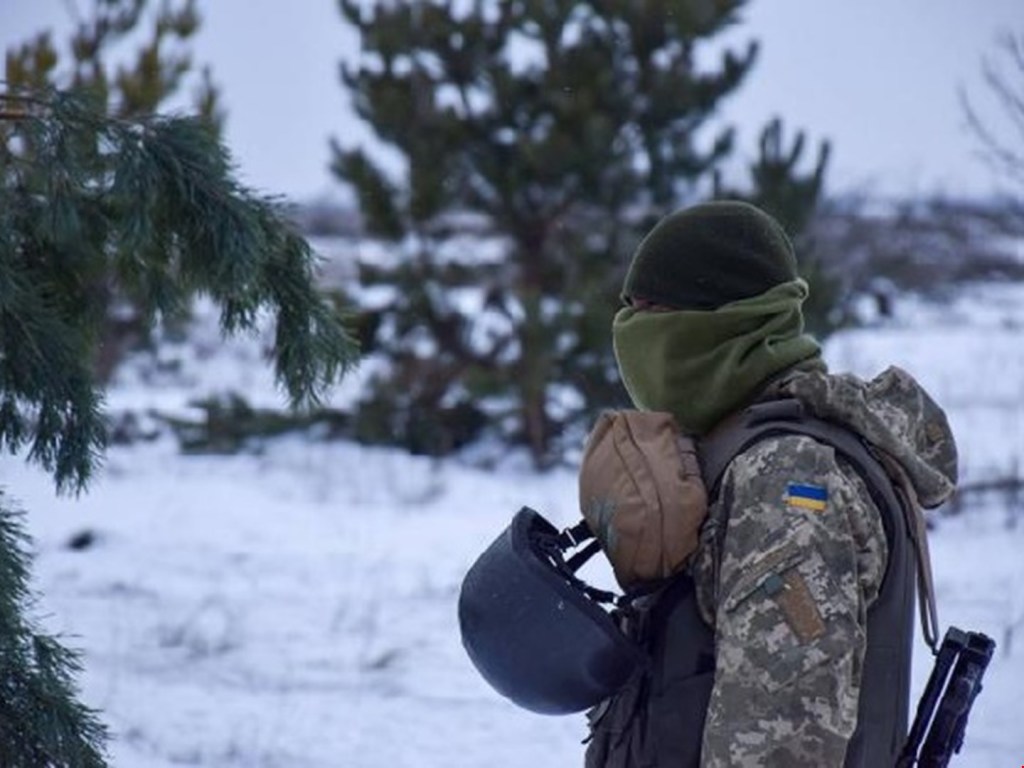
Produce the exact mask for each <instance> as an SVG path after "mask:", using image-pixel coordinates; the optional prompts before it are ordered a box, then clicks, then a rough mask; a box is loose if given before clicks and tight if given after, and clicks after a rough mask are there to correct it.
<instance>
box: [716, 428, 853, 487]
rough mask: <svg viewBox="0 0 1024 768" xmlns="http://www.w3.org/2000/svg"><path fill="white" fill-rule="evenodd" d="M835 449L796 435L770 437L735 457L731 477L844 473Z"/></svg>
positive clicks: (764, 438) (805, 436)
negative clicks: (797, 473)
mask: <svg viewBox="0 0 1024 768" xmlns="http://www.w3.org/2000/svg"><path fill="white" fill-rule="evenodd" d="M840 469H841V468H840V465H839V462H838V459H837V458H836V452H835V449H834V448H833V447H832V446H830V445H827V444H826V443H823V442H820V441H818V440H815V439H814V438H813V437H809V436H807V435H801V434H796V433H783V434H777V435H769V436H766V437H763V438H761V439H760V440H758V441H757V442H756V443H755V444H754V445H752V446H750V447H749V448H747V449H746V450H744V451H742V452H741V453H739V454H738V455H737V456H735V457H734V458H733V460H732V462H731V463H730V465H729V468H728V470H727V474H728V475H730V476H731V477H732V478H733V479H738V480H742V479H744V478H749V477H753V476H759V477H762V478H763V477H764V476H765V475H773V474H781V475H786V476H789V475H792V474H793V472H799V473H800V474H810V475H827V474H831V473H832V472H836V471H840Z"/></svg>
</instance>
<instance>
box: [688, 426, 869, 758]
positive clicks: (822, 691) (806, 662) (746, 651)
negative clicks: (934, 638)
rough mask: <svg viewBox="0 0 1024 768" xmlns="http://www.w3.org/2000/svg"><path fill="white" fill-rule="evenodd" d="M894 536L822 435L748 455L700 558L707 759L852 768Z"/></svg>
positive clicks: (724, 495) (777, 441)
mask: <svg viewBox="0 0 1024 768" xmlns="http://www.w3.org/2000/svg"><path fill="white" fill-rule="evenodd" d="M886 549H887V547H886V538H885V532H884V530H883V527H882V523H881V518H880V516H879V512H878V510H877V508H876V507H875V506H874V504H873V502H872V501H871V498H870V495H869V493H868V490H867V488H866V487H865V485H864V483H863V481H862V480H861V479H860V477H859V476H858V475H857V474H856V473H855V472H854V471H853V470H852V468H850V467H849V466H847V465H846V464H845V462H844V461H843V460H841V459H837V457H836V455H835V452H834V450H833V449H832V448H831V447H829V446H826V445H823V444H821V443H818V442H817V441H815V440H812V439H811V438H808V437H804V436H796V435H787V436H783V437H778V438H769V439H766V440H763V441H762V442H760V443H758V444H757V445H755V446H754V447H753V448H751V449H750V450H748V451H747V452H745V453H744V454H742V455H740V456H739V457H737V458H736V459H735V460H734V461H733V462H732V464H731V465H730V467H729V468H728V469H727V470H726V472H725V474H724V476H723V479H722V485H721V490H720V493H719V496H718V499H717V500H716V502H715V504H714V505H713V506H712V507H711V509H710V511H709V517H708V520H707V522H706V523H705V526H704V528H703V529H702V532H701V541H700V546H699V548H698V551H697V554H696V556H695V558H694V561H693V563H692V572H693V576H694V580H695V582H696V584H697V589H698V600H699V604H700V607H701V612H702V614H703V617H704V619H705V620H706V621H707V622H708V623H709V624H710V625H711V626H713V627H714V628H715V637H716V668H715V684H714V689H713V690H712V694H711V701H710V705H709V708H708V712H707V719H706V722H705V728H704V738H703V745H702V755H701V766H703V767H704V768H724V767H725V766H758V767H759V768H771V767H773V766H779V767H780V768H782V767H784V768H801V767H803V766H808V767H810V766H814V767H815V768H822V767H824V766H841V765H842V764H843V760H844V757H845V754H846V748H847V743H848V742H849V740H850V737H851V736H852V735H853V732H854V729H855V727H856V724H857V706H858V699H859V693H860V676H861V675H860V671H861V667H862V664H863V659H864V652H865V644H866V637H865V627H866V623H867V609H868V607H869V606H870V605H871V603H872V601H873V600H874V599H875V597H877V595H878V591H879V588H880V585H881V582H882V578H883V576H884V574H885V565H886V557H887V551H886Z"/></svg>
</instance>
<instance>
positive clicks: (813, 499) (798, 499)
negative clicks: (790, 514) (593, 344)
mask: <svg viewBox="0 0 1024 768" xmlns="http://www.w3.org/2000/svg"><path fill="white" fill-rule="evenodd" d="M827 501H828V491H827V490H825V489H824V488H822V487H821V486H820V485H805V484H803V483H790V484H789V485H787V486H786V504H788V505H789V506H791V507H800V508H801V509H811V510H814V511H815V512H821V511H822V510H823V509H825V503H826V502H827Z"/></svg>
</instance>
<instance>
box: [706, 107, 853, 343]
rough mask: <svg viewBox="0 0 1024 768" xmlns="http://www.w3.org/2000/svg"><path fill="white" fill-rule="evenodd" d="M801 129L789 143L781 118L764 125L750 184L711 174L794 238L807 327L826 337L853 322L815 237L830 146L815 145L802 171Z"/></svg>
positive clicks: (723, 190) (730, 194)
mask: <svg viewBox="0 0 1024 768" xmlns="http://www.w3.org/2000/svg"><path fill="white" fill-rule="evenodd" d="M805 140H806V139H805V134H804V132H803V131H797V132H796V135H795V136H794V138H793V141H792V144H789V145H787V144H786V142H785V140H784V138H783V126H782V120H781V119H780V118H775V119H773V120H771V121H769V123H768V124H767V125H766V126H765V127H764V128H763V130H762V131H761V135H760V138H759V141H758V156H757V158H756V159H755V160H754V161H753V162H752V163H751V164H750V166H749V173H750V179H749V187H748V188H742V189H733V188H729V187H727V186H725V185H724V184H723V183H722V182H721V177H720V175H719V174H717V173H716V174H715V184H714V189H715V197H719V198H730V199H738V200H746V201H748V202H751V203H753V204H754V205H757V206H758V207H760V208H762V209H764V210H766V211H768V212H769V213H770V214H772V216H774V217H775V218H776V219H778V220H779V222H780V223H781V224H782V226H783V228H784V229H785V230H786V232H787V233H788V234H789V236H790V238H791V239H792V240H793V246H794V249H795V250H796V255H797V260H798V261H799V264H800V274H801V275H803V276H804V278H805V279H806V280H807V282H808V283H809V284H810V287H811V293H810V296H809V297H808V299H807V302H806V303H805V304H804V318H805V321H806V324H807V330H808V331H809V332H811V333H813V334H814V335H815V336H817V337H818V338H819V339H824V338H826V337H827V336H829V335H830V334H831V333H833V332H835V331H837V330H839V329H840V328H842V327H843V326H845V325H849V324H850V323H851V322H852V318H853V312H852V308H851V306H850V302H851V301H852V299H853V297H852V296H850V295H848V293H847V292H846V291H844V285H843V282H842V280H841V279H840V276H839V275H837V274H835V266H834V265H831V269H830V265H826V264H825V263H824V262H823V260H822V258H821V255H820V253H819V252H818V249H817V247H816V245H817V243H816V240H815V232H814V226H813V225H814V223H815V221H816V217H817V215H818V214H819V212H820V210H821V206H822V204H823V203H824V199H825V196H824V185H825V171H826V169H827V167H828V159H829V155H830V152H831V146H830V144H829V143H828V142H827V141H823V142H821V143H820V144H819V145H818V153H817V156H816V158H815V160H814V164H813V165H812V166H811V168H810V170H808V171H806V172H804V171H802V170H801V165H802V164H803V161H804V148H805Z"/></svg>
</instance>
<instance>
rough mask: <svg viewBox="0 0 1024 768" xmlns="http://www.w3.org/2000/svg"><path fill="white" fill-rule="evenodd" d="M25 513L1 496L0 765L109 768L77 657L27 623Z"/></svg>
mask: <svg viewBox="0 0 1024 768" xmlns="http://www.w3.org/2000/svg"><path fill="white" fill-rule="evenodd" d="M29 545H30V542H29V539H28V536H27V534H26V533H25V530H24V513H23V512H22V511H20V510H18V509H16V508H14V507H13V506H12V505H11V503H10V501H9V499H8V497H7V496H6V495H5V494H4V493H3V492H2V491H0V689H2V690H3V692H4V693H3V695H2V696H0V764H2V765H4V766H5V767H9V768H37V767H38V766H44V765H45V766H61V767H64V766H66V767H67V768H71V767H72V766H74V767H75V768H79V767H81V768H100V767H101V766H105V765H106V760H105V755H104V752H105V744H106V740H107V733H106V729H105V728H104V726H103V725H102V723H101V722H100V721H99V719H98V718H97V714H96V712H95V711H93V710H91V709H89V708H88V707H85V706H83V705H81V704H79V703H78V702H77V693H78V692H77V690H76V686H75V684H74V677H75V675H76V674H77V673H78V672H79V671H80V662H79V657H78V655H77V654H76V653H74V652H73V651H70V650H68V649H66V648H64V647H63V646H62V645H61V643H60V642H59V640H57V639H56V638H54V637H51V636H49V635H47V634H45V633H43V632H41V631H39V629H37V628H36V627H35V626H34V625H33V624H31V623H30V622H29V621H28V620H26V619H25V618H24V616H25V614H26V613H27V611H28V608H29V606H30V605H31V604H32V594H31V592H30V590H29V586H28V580H29V555H28V550H29Z"/></svg>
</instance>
